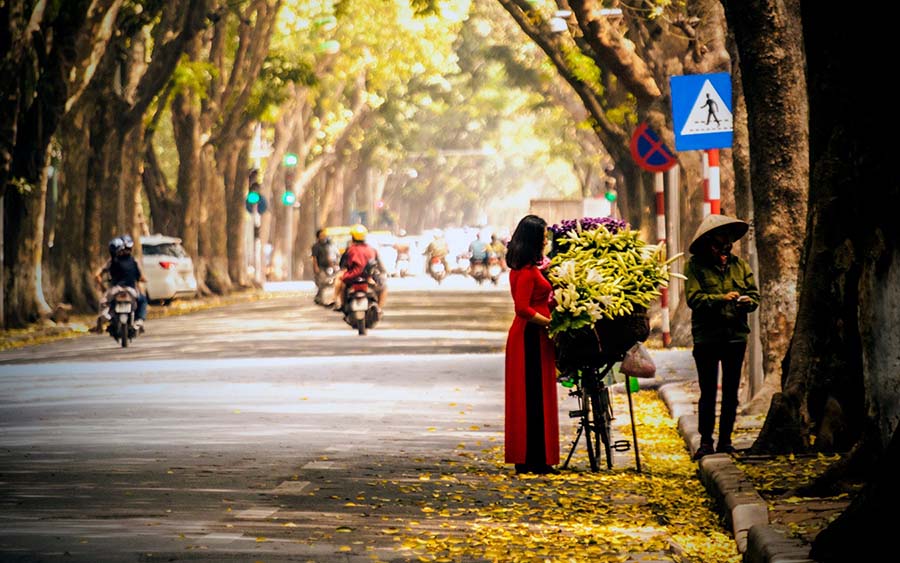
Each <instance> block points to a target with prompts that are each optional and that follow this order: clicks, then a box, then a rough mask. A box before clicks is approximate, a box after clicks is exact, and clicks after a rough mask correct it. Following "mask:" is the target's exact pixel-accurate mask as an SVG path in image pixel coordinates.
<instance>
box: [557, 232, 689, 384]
mask: <svg viewBox="0 0 900 563" xmlns="http://www.w3.org/2000/svg"><path fill="white" fill-rule="evenodd" d="M550 231H551V233H552V234H553V251H552V252H551V256H552V259H551V261H550V265H549V268H548V279H549V280H550V283H551V284H552V285H553V289H554V299H555V301H556V303H555V306H554V307H553V310H552V312H551V313H552V314H551V322H550V335H551V336H552V337H553V338H554V341H555V343H556V346H557V367H558V368H559V370H560V371H561V372H564V373H574V372H576V371H577V370H580V369H583V368H585V367H590V366H595V367H596V366H600V365H603V364H605V363H607V362H608V361H619V360H621V359H622V357H623V356H624V354H625V352H626V351H627V350H628V349H629V348H631V347H632V346H633V345H634V344H635V343H636V342H643V341H645V340H646V339H647V337H648V336H649V334H650V325H649V321H648V319H647V310H648V309H649V307H650V304H651V303H652V302H653V300H654V299H656V298H657V297H658V296H659V295H660V293H661V292H660V288H662V287H666V286H667V285H668V280H669V276H670V275H672V274H670V272H669V264H671V263H672V262H673V261H674V260H676V259H677V258H679V257H680V255H679V256H675V257H673V258H671V259H666V256H665V247H664V245H662V244H658V245H651V244H647V243H645V242H644V241H642V240H641V239H640V236H639V233H638V232H637V231H634V230H632V229H629V228H628V226H627V225H626V224H625V223H624V222H622V221H618V220H615V219H611V218H608V217H603V218H585V219H578V220H570V221H564V222H562V223H561V224H559V225H553V226H552V227H550ZM676 275H677V274H676Z"/></svg>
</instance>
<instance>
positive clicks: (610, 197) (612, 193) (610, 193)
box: [606, 189, 619, 203]
mask: <svg viewBox="0 0 900 563" xmlns="http://www.w3.org/2000/svg"><path fill="white" fill-rule="evenodd" d="M618 195H619V194H617V193H616V190H614V189H611V190H606V201H608V202H610V203H613V202H614V201H616V197H618Z"/></svg>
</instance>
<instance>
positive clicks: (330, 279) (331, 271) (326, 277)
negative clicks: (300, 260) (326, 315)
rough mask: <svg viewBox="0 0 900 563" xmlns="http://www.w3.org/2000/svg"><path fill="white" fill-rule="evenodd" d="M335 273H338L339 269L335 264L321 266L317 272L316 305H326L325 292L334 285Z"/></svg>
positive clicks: (314, 300)
mask: <svg viewBox="0 0 900 563" xmlns="http://www.w3.org/2000/svg"><path fill="white" fill-rule="evenodd" d="M335 274H337V270H336V269H335V268H334V266H329V267H327V268H321V269H320V270H319V272H318V273H317V274H316V279H315V282H316V296H315V298H314V299H313V302H315V303H316V305H325V294H326V292H327V291H328V289H329V288H331V287H334V276H335Z"/></svg>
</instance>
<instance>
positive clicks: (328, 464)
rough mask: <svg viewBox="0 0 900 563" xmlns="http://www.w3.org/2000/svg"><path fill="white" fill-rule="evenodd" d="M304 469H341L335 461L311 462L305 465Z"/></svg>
mask: <svg viewBox="0 0 900 563" xmlns="http://www.w3.org/2000/svg"><path fill="white" fill-rule="evenodd" d="M302 469H340V467H338V466H336V465H335V463H334V462H333V461H311V462H309V463H307V464H306V465H304V466H303V467H302Z"/></svg>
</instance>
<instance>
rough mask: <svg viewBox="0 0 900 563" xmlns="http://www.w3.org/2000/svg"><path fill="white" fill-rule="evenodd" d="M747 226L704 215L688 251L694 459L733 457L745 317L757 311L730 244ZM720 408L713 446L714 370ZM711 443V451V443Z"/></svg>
mask: <svg viewBox="0 0 900 563" xmlns="http://www.w3.org/2000/svg"><path fill="white" fill-rule="evenodd" d="M748 229H749V225H748V224H747V223H745V222H744V221H741V220H740V219H735V218H733V217H727V216H725V215H708V216H706V217H705V218H704V219H703V222H701V223H700V226H699V227H698V228H697V232H696V233H695V234H694V237H693V239H692V240H691V244H690V246H689V247H688V250H689V251H690V253H691V255H692V256H691V258H690V260H689V261H688V263H687V266H686V268H685V271H684V275H685V277H686V278H687V279H686V280H685V282H684V293H685V299H686V301H687V304H688V307H690V309H691V335H692V336H693V339H694V349H693V355H694V362H695V363H696V365H697V379H698V381H699V383H700V400H699V403H698V409H697V410H698V419H699V431H700V447H699V449H698V450H697V452H696V453H695V454H694V459H700V458H702V457H703V456H705V455H708V454H711V453H733V452H734V447H733V446H732V444H731V433H732V431H733V430H734V421H735V418H736V416H737V407H738V386H739V384H740V381H741V367H742V366H743V363H744V352H745V350H746V348H747V337H748V336H749V334H750V324H749V323H748V321H747V315H748V313H750V312H751V311H754V310H756V308H757V307H758V306H759V290H758V289H757V287H756V282H755V281H754V280H753V271H752V270H751V269H750V265H749V264H747V262H746V261H745V260H743V259H741V258H740V257H738V256H735V255H734V254H732V253H731V248H732V244H733V243H734V242H735V241H737V240H738V239H740V238H741V237H743V236H744V235H745V234H746V233H747V230H748ZM720 365H721V366H722V408H721V413H720V415H719V432H718V440H717V442H714V441H713V429H714V427H715V421H716V394H717V387H718V379H719V366H720ZM714 443H715V449H714V448H713V444H714Z"/></svg>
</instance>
